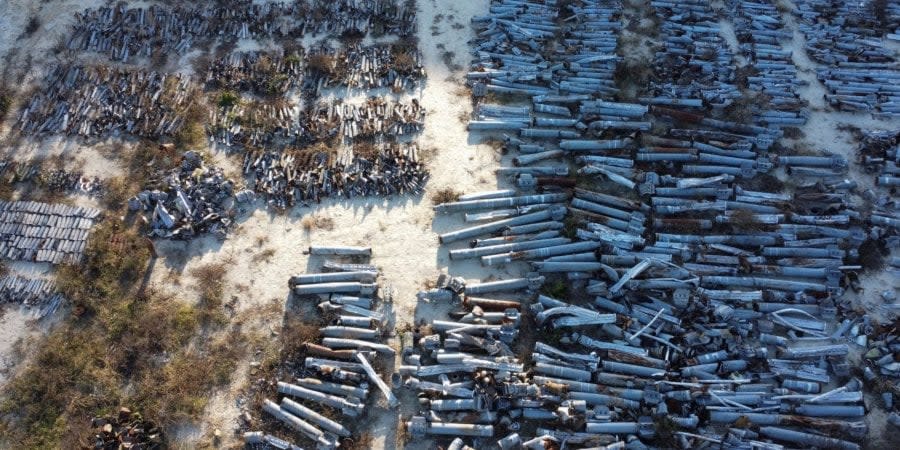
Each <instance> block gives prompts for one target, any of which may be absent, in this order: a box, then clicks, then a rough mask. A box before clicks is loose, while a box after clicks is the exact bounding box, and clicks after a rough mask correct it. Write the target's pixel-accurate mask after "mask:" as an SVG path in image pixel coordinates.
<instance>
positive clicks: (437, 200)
mask: <svg viewBox="0 0 900 450" xmlns="http://www.w3.org/2000/svg"><path fill="white" fill-rule="evenodd" d="M460 195H462V192H458V191H456V190H455V189H453V188H451V187H445V188H443V189H440V190H438V191H436V192H435V193H434V194H431V203H433V204H435V205H440V204H441V203H451V202H455V201H457V200H459V196H460Z"/></svg>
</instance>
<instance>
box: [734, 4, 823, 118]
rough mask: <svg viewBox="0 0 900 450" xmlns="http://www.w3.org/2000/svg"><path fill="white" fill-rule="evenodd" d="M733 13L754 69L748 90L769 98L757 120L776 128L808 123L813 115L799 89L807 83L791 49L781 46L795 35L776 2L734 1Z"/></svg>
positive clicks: (739, 34)
mask: <svg viewBox="0 0 900 450" xmlns="http://www.w3.org/2000/svg"><path fill="white" fill-rule="evenodd" d="M731 10H732V11H733V12H734V16H733V17H732V19H733V23H734V28H735V33H736V34H737V39H738V41H739V42H742V44H740V48H741V51H742V52H743V53H744V56H745V57H746V59H747V61H748V63H747V65H748V68H750V69H752V70H753V73H751V74H750V75H748V76H747V81H746V82H747V89H749V90H750V91H753V92H754V93H756V94H757V95H764V96H765V100H764V102H763V103H764V105H765V107H764V109H761V110H759V111H757V112H756V113H755V114H754V117H753V118H754V121H755V122H756V123H759V124H764V125H768V126H775V127H786V126H792V127H796V126H801V125H803V124H805V123H806V120H807V118H808V115H809V113H808V112H807V111H806V108H805V107H806V102H805V101H804V100H802V99H801V98H800V95H799V94H798V93H797V89H798V88H799V87H800V86H803V85H805V84H806V82H805V81H804V80H801V79H799V78H798V77H797V67H796V66H795V65H794V63H793V60H792V55H791V50H790V49H785V48H784V47H783V46H782V45H781V44H780V41H784V40H788V41H789V40H790V39H791V38H792V34H791V33H790V32H789V31H787V30H786V29H785V27H784V22H783V21H782V20H781V19H780V18H779V13H778V10H777V8H776V7H775V3H774V2H771V1H768V0H762V1H759V2H753V1H746V0H733V1H732V8H731Z"/></svg>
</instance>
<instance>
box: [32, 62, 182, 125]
mask: <svg viewBox="0 0 900 450" xmlns="http://www.w3.org/2000/svg"><path fill="white" fill-rule="evenodd" d="M194 95H196V86H195V85H194V83H193V82H192V81H191V79H190V77H188V76H184V75H181V74H177V73H176V74H166V73H158V72H151V71H144V70H130V69H116V68H111V67H104V66H97V67H90V66H80V65H72V66H57V67H56V68H54V69H53V70H52V71H50V73H49V74H48V75H47V77H46V79H45V80H44V86H43V87H42V89H41V90H40V91H38V92H37V94H36V95H35V96H34V97H33V98H32V99H31V100H30V101H29V102H28V103H27V104H26V105H25V106H24V107H23V108H22V111H21V112H20V114H19V117H18V125H17V126H18V129H19V130H20V131H21V132H22V133H24V134H27V135H48V134H64V135H70V136H73V135H77V136H84V137H105V136H109V135H111V134H113V135H118V134H120V133H128V134H132V135H135V136H143V137H151V138H152V137H159V136H172V135H174V134H175V133H177V132H178V131H179V130H180V129H181V127H182V126H183V125H184V117H183V109H184V108H186V107H187V106H188V104H189V103H190V102H191V101H193V100H194V98H193V97H194Z"/></svg>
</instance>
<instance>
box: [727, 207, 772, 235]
mask: <svg viewBox="0 0 900 450" xmlns="http://www.w3.org/2000/svg"><path fill="white" fill-rule="evenodd" d="M730 223H731V227H732V228H733V229H734V231H736V232H741V233H754V232H760V231H766V229H767V228H768V226H767V225H766V224H763V223H759V222H757V221H756V218H755V217H754V213H753V211H750V210H748V209H738V210H736V211H735V212H734V213H732V215H731V222H730Z"/></svg>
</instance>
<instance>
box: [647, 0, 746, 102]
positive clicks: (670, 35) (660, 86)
mask: <svg viewBox="0 0 900 450" xmlns="http://www.w3.org/2000/svg"><path fill="white" fill-rule="evenodd" d="M650 4H651V6H653V8H654V10H655V12H656V15H657V17H659V19H660V20H661V22H662V24H661V25H660V37H659V40H660V41H661V42H662V49H661V50H660V51H658V52H656V55H655V59H654V68H655V69H656V74H657V76H656V79H657V80H660V81H652V82H651V83H650V92H649V97H648V98H644V99H642V101H645V102H646V103H649V104H657V105H670V106H689V107H700V106H709V107H712V108H718V109H721V108H724V107H726V106H728V105H730V104H731V103H732V102H733V101H734V100H735V99H737V98H739V97H740V96H741V93H740V91H739V90H738V87H737V85H736V84H735V81H734V62H733V55H732V54H731V51H730V50H729V49H728V45H727V44H726V42H725V40H724V39H723V38H722V37H721V36H720V35H719V25H718V23H717V22H718V19H717V18H716V14H715V12H714V11H713V9H712V7H711V6H710V3H709V2H707V1H704V0H690V1H678V2H672V1H668V0H659V1H656V0H654V1H651V2H650Z"/></svg>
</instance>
